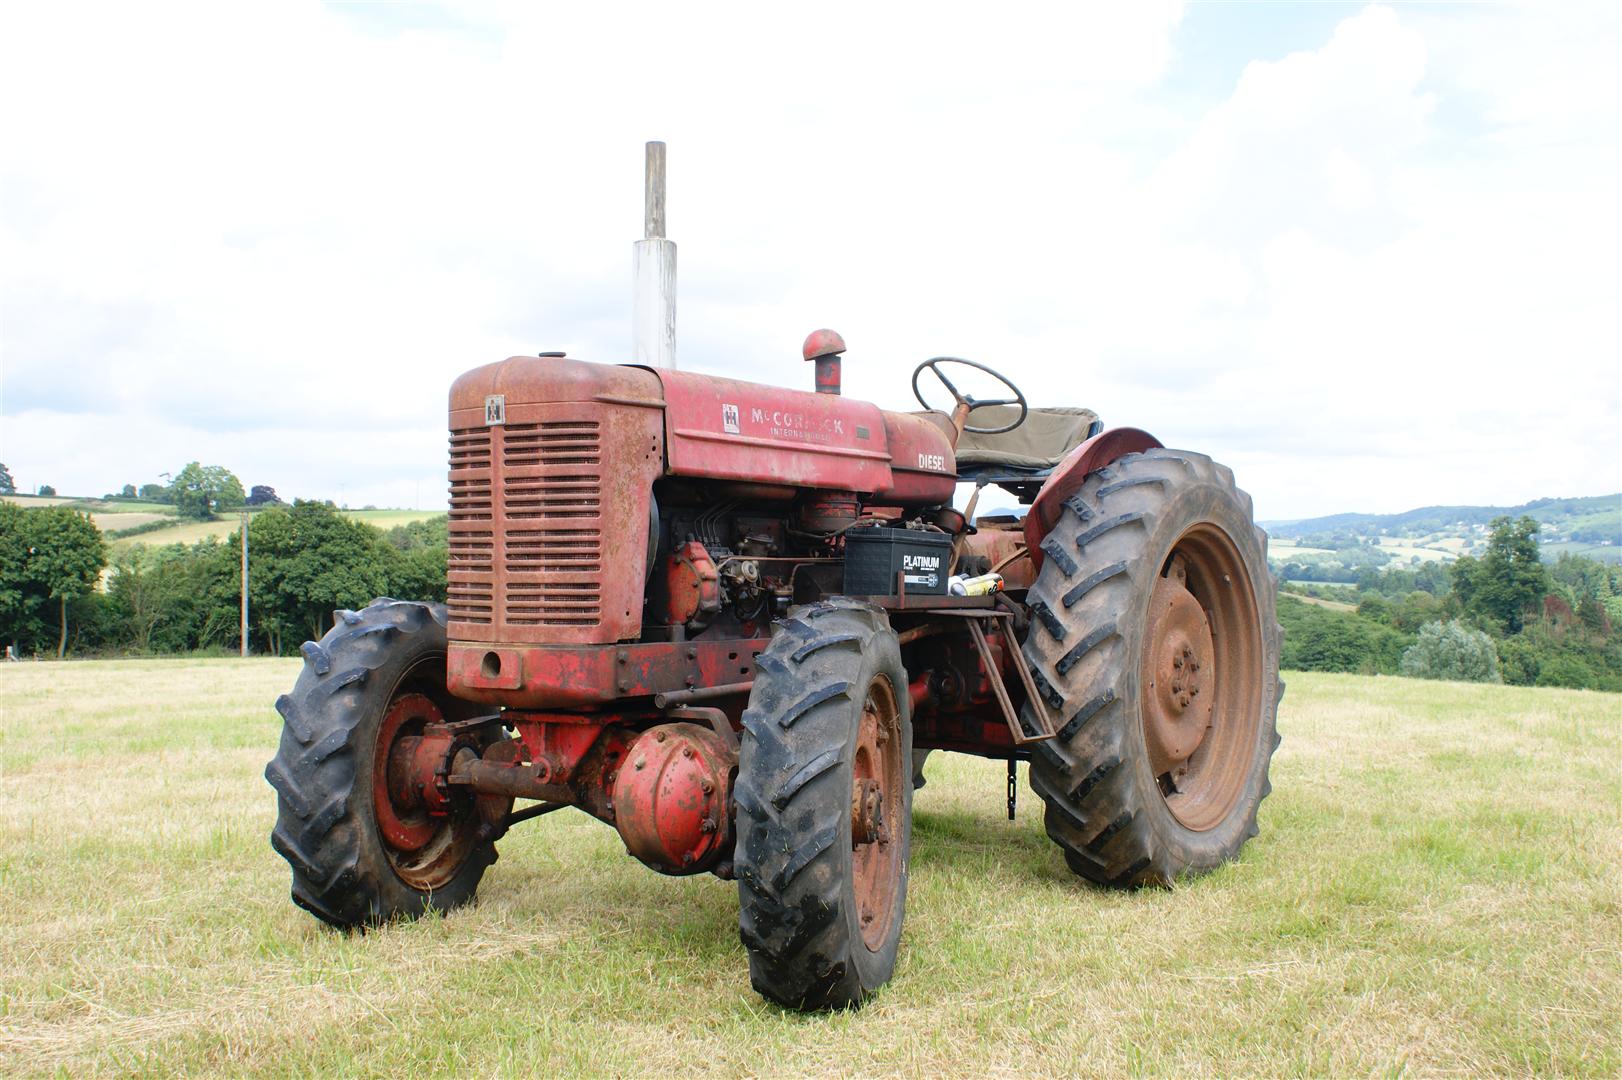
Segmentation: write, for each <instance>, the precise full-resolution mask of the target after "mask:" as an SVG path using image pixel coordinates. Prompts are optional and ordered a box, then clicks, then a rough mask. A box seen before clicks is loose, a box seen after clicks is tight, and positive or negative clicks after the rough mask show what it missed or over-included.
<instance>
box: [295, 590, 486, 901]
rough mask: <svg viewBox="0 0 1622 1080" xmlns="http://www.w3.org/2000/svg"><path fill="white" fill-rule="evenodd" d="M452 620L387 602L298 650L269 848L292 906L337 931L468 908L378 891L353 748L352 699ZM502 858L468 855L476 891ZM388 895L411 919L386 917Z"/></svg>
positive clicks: (338, 618)
mask: <svg viewBox="0 0 1622 1080" xmlns="http://www.w3.org/2000/svg"><path fill="white" fill-rule="evenodd" d="M445 621H446V620H445V613H444V609H443V606H442V605H429V604H420V603H415V602H412V601H401V600H392V599H387V598H382V599H379V600H376V601H374V602H373V603H372V604H370V605H368V606H367V607H366V609H365V610H364V611H360V612H355V611H347V610H342V609H340V610H338V611H336V612H334V622H335V625H334V627H333V629H332V630H330V631H328V633H327V635H326V636H325V637H324V638H322V640H321V641H319V642H313V641H312V642H305V643H304V645H303V646H302V647H301V648H300V652H301V653H302V654H303V656H304V673H303V675H301V677H300V679H299V681H298V683H297V684H296V685H295V686H294V688H293V692H292V693H291V694H283V695H281V696H280V697H278V698H277V699H276V711H277V712H278V713H280V714H281V716H282V721H283V737H282V740H281V745H280V747H279V748H278V750H277V753H276V756H275V757H274V758H272V759H271V761H270V762H269V763H268V764H267V765H266V766H265V772H264V776H265V780H266V781H267V782H268V783H269V784H270V786H271V788H272V789H274V790H275V792H276V798H277V821H276V825H275V828H274V830H273V831H272V833H271V847H272V848H273V849H274V850H275V851H276V852H277V853H278V854H279V855H281V856H282V857H283V858H284V859H286V860H287V862H288V865H289V866H290V867H291V868H292V871H293V886H292V897H293V900H294V901H295V902H296V903H297V904H298V905H299V906H300V907H302V908H304V909H305V910H307V911H309V912H310V913H311V914H313V915H315V916H316V917H317V918H319V919H321V920H322V921H324V922H327V923H330V924H332V925H333V926H336V927H339V928H342V929H356V928H362V927H365V926H368V925H372V924H375V923H377V922H379V921H382V920H383V919H385V918H389V917H392V916H394V915H396V914H401V913H403V914H408V915H409V914H417V913H420V911H421V910H423V909H425V908H426V906H427V905H428V904H429V903H434V904H436V905H438V906H441V907H447V906H454V905H455V904H456V903H458V902H463V901H462V900H459V899H457V898H456V897H455V896H451V897H447V896H446V895H445V894H444V893H441V894H438V895H437V896H436V897H428V895H427V894H425V893H415V892H414V891H411V890H410V887H409V886H406V885H405V884H404V883H403V882H399V881H397V880H394V881H392V884H389V883H381V884H380V883H379V881H378V880H377V877H376V874H375V872H372V871H365V870H363V869H362V859H361V857H360V853H361V851H362V849H363V846H364V844H365V841H363V840H362V839H361V827H360V823H359V821H358V820H357V818H356V815H355V812H354V800H355V799H356V798H369V797H370V795H369V788H368V785H369V783H370V781H369V780H367V779H366V778H363V777H359V776H357V775H356V773H357V768H356V762H355V759H354V750H353V748H352V746H351V739H352V736H353V731H354V729H355V727H356V725H357V724H358V723H359V722H360V721H361V718H362V710H363V709H364V708H365V707H366V706H365V701H364V700H363V698H364V695H362V694H356V693H345V691H352V690H358V689H360V688H363V687H366V686H367V685H368V679H369V677H370V676H371V674H372V672H373V671H375V670H377V669H378V668H380V667H382V666H384V665H385V664H387V663H389V662H390V660H391V657H392V656H393V655H394V654H392V653H391V651H390V649H391V645H390V643H391V642H393V641H395V640H397V637H398V635H400V634H401V633H413V632H421V631H423V630H426V629H427V628H428V627H429V626H437V627H438V628H439V629H440V630H443V628H444V625H445ZM385 689H386V688H385ZM494 855H495V852H494V848H493V847H491V846H490V845H485V846H484V847H483V848H481V849H478V850H476V851H475V852H474V853H473V854H472V855H470V857H469V858H470V864H467V865H471V867H472V868H471V870H470V873H471V875H472V878H473V881H474V883H475V884H476V882H477V878H478V875H479V874H482V873H483V870H484V867H485V866H486V865H488V863H489V862H491V861H494ZM388 890H392V893H391V895H393V896H394V901H395V902H396V904H398V902H399V901H400V896H399V893H400V891H401V890H407V891H408V892H409V893H410V895H408V896H406V897H405V904H406V906H407V910H404V911H403V912H402V911H400V910H394V909H391V910H385V908H384V906H383V904H384V902H383V901H382V900H380V897H381V896H382V895H383V894H384V892H385V891H388ZM468 897H469V898H470V897H471V888H469V889H468ZM464 899H465V898H464Z"/></svg>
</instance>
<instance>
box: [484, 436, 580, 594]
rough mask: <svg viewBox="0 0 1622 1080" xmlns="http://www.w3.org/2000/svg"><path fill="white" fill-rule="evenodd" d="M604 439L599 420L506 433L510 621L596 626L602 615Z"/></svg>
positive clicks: (504, 500) (505, 554) (504, 559)
mask: <svg viewBox="0 0 1622 1080" xmlns="http://www.w3.org/2000/svg"><path fill="white" fill-rule="evenodd" d="M601 460H602V442H601V438H600V436H599V433H598V426H597V421H595V420H554V421H543V422H541V423H535V424H510V425H508V427H507V429H506V430H505V431H504V432H503V433H502V440H501V463H502V504H503V506H504V508H505V514H504V517H505V520H506V523H507V524H508V528H507V529H506V530H505V532H504V536H503V544H502V567H503V569H504V570H505V571H506V572H507V582H508V584H507V595H506V597H505V602H504V605H503V613H504V615H505V621H506V622H507V623H508V624H509V625H512V626H594V625H596V624H597V622H598V621H600V619H601V616H602V580H601V575H602V569H603V567H602V529H601V528H600V527H599V526H600V515H601V513H602V505H601V503H602V486H601V476H600V473H599V471H598V466H599V465H600V463H601Z"/></svg>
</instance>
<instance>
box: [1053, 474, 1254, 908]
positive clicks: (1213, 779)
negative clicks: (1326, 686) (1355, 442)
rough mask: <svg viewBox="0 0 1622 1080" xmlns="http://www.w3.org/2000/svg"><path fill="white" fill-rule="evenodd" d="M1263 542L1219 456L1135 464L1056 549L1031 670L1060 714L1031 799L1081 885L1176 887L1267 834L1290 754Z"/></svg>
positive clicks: (1062, 524) (1086, 497)
mask: <svg viewBox="0 0 1622 1080" xmlns="http://www.w3.org/2000/svg"><path fill="white" fill-rule="evenodd" d="M1266 544H1267V537H1266V534H1265V533H1263V532H1262V530H1261V529H1259V528H1257V527H1256V525H1255V524H1254V522H1253V521H1252V520H1251V503H1250V497H1249V496H1247V495H1245V494H1244V493H1243V492H1241V491H1240V490H1238V489H1237V488H1236V487H1235V486H1234V484H1233V474H1232V473H1231V472H1230V471H1229V470H1228V469H1226V468H1225V467H1223V466H1221V465H1217V464H1215V463H1214V462H1212V461H1211V460H1210V459H1209V458H1207V457H1203V456H1201V455H1198V454H1191V453H1186V452H1182V451H1172V450H1161V449H1155V450H1149V451H1146V452H1144V453H1142V454H1129V455H1127V456H1126V457H1124V458H1122V459H1120V460H1119V461H1117V462H1115V463H1114V464H1113V465H1111V466H1109V467H1107V468H1104V469H1100V470H1098V471H1097V472H1095V473H1094V474H1093V475H1092V476H1090V477H1088V479H1087V481H1086V483H1085V484H1083V485H1082V487H1081V489H1080V491H1078V492H1077V493H1076V494H1075V495H1074V496H1072V497H1071V498H1069V499H1067V500H1066V501H1065V505H1064V510H1063V513H1062V515H1061V517H1060V520H1059V522H1058V523H1057V524H1056V525H1055V526H1054V528H1053V531H1052V532H1051V533H1049V534H1048V536H1047V538H1046V539H1044V540H1043V542H1042V550H1043V554H1044V561H1043V565H1042V569H1041V572H1040V573H1039V574H1038V576H1037V580H1036V582H1035V584H1034V585H1033V586H1032V588H1031V590H1030V593H1029V595H1028V602H1029V604H1030V608H1031V615H1032V618H1031V629H1030V630H1029V632H1028V633H1027V635H1026V640H1025V642H1024V651H1025V658H1026V660H1027V662H1028V663H1030V665H1031V666H1032V668H1033V669H1034V672H1035V675H1036V679H1037V685H1038V688H1039V689H1040V690H1041V692H1042V694H1043V696H1044V697H1045V698H1046V700H1047V703H1048V705H1049V707H1050V708H1051V709H1052V710H1053V711H1054V712H1056V713H1058V714H1059V723H1060V724H1061V725H1062V727H1061V730H1060V735H1059V738H1057V739H1055V740H1053V741H1051V742H1047V743H1041V744H1038V748H1037V751H1036V754H1035V756H1034V757H1033V759H1032V763H1031V786H1032V787H1033V788H1034V789H1035V791H1036V793H1037V794H1038V795H1040V796H1041V797H1042V799H1043V801H1044V802H1045V803H1046V804H1047V812H1046V822H1047V831H1048V835H1049V836H1050V837H1052V838H1053V840H1054V841H1055V842H1056V843H1057V844H1058V845H1059V846H1060V848H1062V849H1063V851H1064V854H1065V861H1066V862H1067V863H1068V864H1069V865H1070V867H1071V868H1072V869H1073V870H1075V872H1076V873H1078V874H1080V875H1082V876H1083V877H1086V878H1089V879H1091V880H1093V881H1097V882H1100V883H1104V884H1110V885H1140V884H1146V883H1158V884H1169V883H1170V882H1171V881H1172V880H1173V879H1175V878H1177V877H1179V876H1181V875H1183V874H1187V873H1195V872H1199V871H1203V870H1209V869H1211V868H1212V867H1215V866H1217V865H1220V864H1221V863H1223V862H1225V861H1227V860H1229V859H1232V858H1233V857H1235V856H1236V855H1237V854H1238V852H1239V849H1240V847H1241V846H1242V845H1243V844H1244V842H1245V841H1246V840H1247V839H1248V838H1249V837H1252V836H1254V835H1256V831H1257V830H1256V811H1257V807H1258V805H1259V804H1260V802H1261V800H1262V799H1263V798H1264V797H1265V796H1266V795H1267V793H1268V792H1269V791H1270V790H1271V785H1270V783H1269V781H1268V777H1267V771H1268V764H1269V761H1270V759H1271V757H1272V754H1273V750H1274V748H1275V747H1276V746H1277V745H1278V734H1277V727H1276V715H1277V707H1278V700H1279V697H1280V696H1281V695H1282V694H1283V692H1284V684H1283V683H1282V682H1280V681H1279V678H1278V656H1279V631H1278V626H1277V622H1276V619H1275V614H1274V604H1273V595H1272V589H1271V588H1270V584H1269V577H1268V572H1267V556H1266Z"/></svg>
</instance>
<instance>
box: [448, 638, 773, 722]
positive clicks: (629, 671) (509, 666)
mask: <svg viewBox="0 0 1622 1080" xmlns="http://www.w3.org/2000/svg"><path fill="white" fill-rule="evenodd" d="M769 644H771V638H770V637H758V638H737V639H730V640H729V639H724V638H723V639H720V640H711V639H708V638H703V639H699V640H696V641H684V642H643V643H638V644H631V643H627V644H624V645H619V646H614V647H592V646H584V647H571V646H566V645H559V646H544V645H531V646H494V647H486V646H483V645H470V644H464V643H462V642H454V641H453V642H452V643H451V646H450V650H449V656H448V658H447V664H448V669H449V679H450V684H451V685H452V686H453V687H455V688H456V693H457V695H458V696H459V697H463V698H467V699H469V700H471V701H482V702H485V703H486V704H489V705H505V706H507V707H508V708H515V709H592V708H602V707H604V706H607V705H610V704H612V703H614V702H617V701H621V700H624V699H628V698H641V697H651V696H652V695H654V694H660V693H667V692H669V691H672V690H687V689H691V688H692V687H695V686H719V685H722V684H726V683H735V682H739V681H745V680H748V679H752V678H753V677H754V671H755V657H756V656H757V655H759V654H760V652H761V651H762V650H764V649H765V648H766V646H767V645H769ZM490 653H494V654H495V655H496V656H497V657H499V660H500V674H499V675H497V676H495V677H489V676H486V675H485V674H484V668H485V657H486V656H487V655H488V654H490Z"/></svg>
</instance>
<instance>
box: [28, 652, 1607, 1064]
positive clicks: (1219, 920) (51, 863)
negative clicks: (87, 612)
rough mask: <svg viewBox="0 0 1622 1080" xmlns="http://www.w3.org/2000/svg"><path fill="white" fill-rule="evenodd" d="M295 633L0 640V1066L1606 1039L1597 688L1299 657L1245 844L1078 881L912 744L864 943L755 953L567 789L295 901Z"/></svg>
mask: <svg viewBox="0 0 1622 1080" xmlns="http://www.w3.org/2000/svg"><path fill="white" fill-rule="evenodd" d="M297 669H298V665H297V663H296V662H291V661H286V660H249V661H231V660H222V661H185V660H171V661H110V662H99V663H79V664H12V665H5V666H4V667H3V668H0V889H3V895H4V896H5V898H6V903H5V904H4V905H3V906H0V1072H4V1073H14V1074H42V1073H52V1072H60V1073H62V1074H66V1075H83V1074H87V1073H215V1072H232V1073H257V1074H274V1075H284V1076H285V1075H293V1076H308V1075H322V1076H325V1075H334V1074H346V1075H417V1074H421V1073H454V1074H462V1075H489V1074H535V1075H580V1074H605V1073H609V1074H623V1075H669V1074H690V1073H701V1072H709V1071H713V1072H721V1073H726V1074H748V1075H768V1076H772V1075H780V1074H828V1073H836V1074H841V1075H851V1074H862V1075H871V1074H887V1073H905V1074H914V1075H918V1074H922V1075H936V1074H946V1075H963V1074H987V1073H991V1074H999V1075H1011V1074H1019V1075H1024V1074H1069V1075H1075V1074H1092V1073H1106V1074H1111V1075H1121V1074H1126V1073H1134V1074H1145V1073H1146V1074H1160V1075H1166V1074H1174V1075H1189V1074H1223V1075H1233V1074H1239V1075H1260V1076H1280V1075H1294V1074H1313V1075H1325V1074H1335V1075H1364V1074H1369V1073H1379V1074H1384V1075H1396V1074H1404V1073H1406V1074H1442V1073H1449V1074H1458V1073H1464V1074H1477V1075H1479V1074H1499V1075H1502V1074H1545V1075H1547V1074H1589V1075H1595V1076H1616V1075H1617V1074H1618V1072H1619V1071H1622V1047H1619V1042H1622V1036H1619V1033H1618V1023H1617V1017H1618V1012H1619V1007H1622V956H1619V943H1622V910H1619V880H1618V852H1619V844H1622V830H1619V822H1618V817H1619V809H1618V801H1619V797H1622V790H1619V784H1622V781H1619V768H1618V766H1619V762H1618V739H1619V735H1622V731H1619V728H1622V697H1619V696H1617V695H1602V694H1594V693H1583V692H1575V691H1558V690H1527V689H1515V688H1504V687H1483V686H1468V685H1456V684H1441V683H1422V682H1415V681H1409V680H1403V679H1390V678H1381V679H1371V678H1360V677H1355V676H1322V675H1319V676H1309V675H1297V676H1293V677H1291V678H1290V688H1289V692H1288V694H1287V695H1286V696H1285V699H1284V709H1283V712H1282V715H1281V724H1280V726H1281V728H1282V731H1283V734H1284V743H1283V746H1282V748H1281V749H1280V750H1279V752H1278V755H1277V757H1276V759H1275V766H1274V780H1275V784H1276V790H1275V792H1274V794H1273V796H1272V798H1271V799H1269V800H1268V801H1267V803H1265V804H1264V807H1263V812H1262V818H1261V826H1262V833H1261V836H1260V837H1259V838H1258V839H1257V840H1255V841H1252V842H1251V844H1250V845H1249V846H1248V847H1247V848H1246V849H1245V854H1244V858H1243V859H1242V860H1241V861H1240V862H1238V863H1237V864H1234V865H1232V866H1229V867H1227V868H1224V869H1223V870H1221V871H1219V872H1217V873H1215V874H1212V875H1210V876H1208V877H1205V878H1202V879H1200V880H1198V881H1195V882H1192V883H1189V884H1187V885H1185V886H1183V887H1180V888H1178V889H1177V890H1175V891H1159V890H1155V891H1144V892H1138V893H1114V892H1103V891H1099V890H1096V889H1092V888H1089V887H1087V886H1084V885H1082V884H1080V883H1079V882H1078V881H1077V880H1076V879H1075V878H1073V877H1072V876H1071V875H1070V874H1069V872H1068V871H1067V870H1066V869H1065V867H1064V863H1063V862H1062V860H1061V859H1060V858H1059V856H1058V853H1057V851H1056V850H1055V849H1054V848H1053V847H1052V846H1051V845H1050V843H1049V842H1048V841H1047V839H1046V838H1045V837H1044V835H1043V833H1042V829H1041V825H1040V819H1039V815H1038V813H1037V810H1036V801H1035V799H1034V798H1033V797H1032V796H1030V795H1029V793H1028V791H1025V790H1024V789H1023V784H1022V798H1021V808H1020V816H1019V820H1018V821H1016V822H1008V821H1007V820H1005V819H1004V818H1003V816H1002V809H1003V807H1002V803H1003V778H1002V773H1003V767H1002V765H1001V764H999V763H995V762H982V761H976V760H969V759H964V758H956V757H947V758H945V759H944V760H943V759H941V757H940V756H937V758H936V759H935V760H932V762H931V766H930V783H929V786H928V787H927V788H925V789H924V790H923V791H921V792H919V794H918V800H917V811H916V823H917V824H916V831H915V847H914V852H913V876H912V891H911V896H910V902H909V908H908V912H907V925H906V932H905V937H904V939H903V943H902V954H901V960H900V966H899V969H898V971H897V973H896V977H895V980H894V981H893V983H891V985H890V986H889V987H888V988H887V989H886V990H885V991H884V992H883V993H882V994H881V995H880V996H879V997H878V998H877V1000H876V1001H874V1002H873V1003H872V1004H871V1005H870V1006H869V1007H868V1008H867V1009H865V1010H863V1011H862V1012H859V1013H855V1014H847V1015H839V1016H826V1017H802V1016H795V1015H790V1014H787V1013H783V1012H781V1011H779V1010H777V1009H775V1008H772V1007H769V1006H767V1005H765V1004H763V1003H762V1002H761V1000H760V999H759V998H757V997H756V996H755V995H754V994H753V993H752V992H751V991H750V989H749V985H748V976H747V971H746V964H745V958H744V954H743V951H742V948H741V947H740V946H739V944H738V939H737V927H736V921H735V919H736V893H735V887H734V886H733V885H732V884H731V883H727V882H721V881H717V880H715V879H713V878H709V877H702V878H697V879H690V880H675V879H669V878H662V877H659V876H657V875H654V874H652V873H651V872H649V871H646V870H643V869H642V868H640V867H639V866H637V865H636V864H635V863H634V862H632V861H631V860H630V859H627V858H626V857H625V856H624V854H623V851H622V848H621V846H620V844H619V842H618V840H617V839H616V837H615V835H614V833H613V832H612V831H611V830H609V829H607V828H606V827H604V826H601V825H598V824H596V823H595V822H593V821H590V820H589V819H587V818H585V817H584V816H583V815H580V814H576V813H573V812H570V811H565V812H564V813H562V814H557V815H554V816H552V817H548V818H545V819H542V820H541V821H538V822H533V823H530V824H527V825H524V826H521V827H520V828H519V829H518V830H515V831H514V833H513V834H512V835H511V836H510V837H508V838H507V840H506V841H504V844H503V848H502V853H503V854H502V859H501V861H500V862H499V863H498V864H497V865H496V866H495V867H493V868H492V869H491V871H490V873H489V875H488V876H487V877H486V878H485V882H484V886H483V889H482V892H481V902H480V903H479V904H478V905H477V906H476V907H473V908H469V909H464V910H462V911H458V912H455V913H452V914H450V915H448V916H444V917H442V918H432V919H429V920H427V921H423V922H419V923H416V924H412V925H401V926H396V927H391V928H388V929H385V930H382V931H379V932H375V933H371V934H367V935H364V936H358V935H357V936H344V935H341V934H336V933H331V932H328V931H325V930H323V929H321V928H320V927H319V926H318V925H317V924H316V923H315V922H314V921H312V920H311V919H310V918H309V917H308V916H307V915H305V914H304V913H302V912H301V911H299V910H297V909H296V908H294V907H293V906H292V904H291V903H289V902H288V899H287V888H288V870H287V867H286V866H285V865H284V864H283V863H282V862H281V860H280V859H279V858H277V857H276V856H275V855H274V854H273V853H272V852H271V850H270V848H269V845H268V843H267V842H266V837H267V834H268V832H269V829H270V825H271V820H272V814H273V799H272V795H271V792H270V789H269V788H268V787H267V786H266V785H265V783H264V781H263V780H262V779H261V778H260V770H261V769H262V767H263V765H264V762H265V760H266V759H267V758H268V757H269V756H270V754H271V752H272V748H273V746H274V743H275V741H276V738H277V732H278V724H279V721H278V718H277V716H276V714H275V712H274V711H273V710H272V708H271V702H272V701H273V699H274V698H275V696H276V695H277V694H278V693H279V692H281V691H283V690H285V689H286V688H287V687H288V686H289V685H290V684H291V682H292V681H293V678H294V675H295V674H296V672H297Z"/></svg>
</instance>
